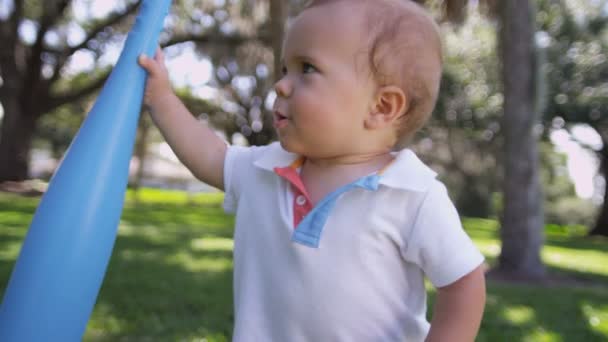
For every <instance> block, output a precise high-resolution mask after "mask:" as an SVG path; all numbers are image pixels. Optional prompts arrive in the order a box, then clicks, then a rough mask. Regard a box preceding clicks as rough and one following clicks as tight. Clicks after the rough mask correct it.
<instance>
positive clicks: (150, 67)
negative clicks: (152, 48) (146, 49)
mask: <svg viewBox="0 0 608 342" xmlns="http://www.w3.org/2000/svg"><path fill="white" fill-rule="evenodd" d="M137 62H138V63H139V65H141V67H142V68H144V69H145V70H146V71H147V72H148V73H149V74H150V76H154V75H157V74H158V72H159V65H158V63H157V62H156V61H155V60H153V59H151V58H150V57H148V56H146V55H145V54H141V55H139V58H138V59H137Z"/></svg>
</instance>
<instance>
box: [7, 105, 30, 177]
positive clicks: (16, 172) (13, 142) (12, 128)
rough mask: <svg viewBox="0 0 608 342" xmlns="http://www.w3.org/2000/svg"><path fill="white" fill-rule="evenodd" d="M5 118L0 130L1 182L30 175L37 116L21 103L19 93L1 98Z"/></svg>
mask: <svg viewBox="0 0 608 342" xmlns="http://www.w3.org/2000/svg"><path fill="white" fill-rule="evenodd" d="M1 101H2V105H3V107H4V118H3V120H2V129H1V131H0V182H3V181H22V180H25V179H27V178H28V176H29V174H28V173H29V162H30V148H31V145H32V138H33V135H34V129H35V128H36V121H37V120H36V119H37V116H36V115H34V114H33V113H29V112H27V111H25V110H24V108H22V106H20V104H19V99H18V96H17V95H14V96H11V95H9V96H6V98H3V99H1Z"/></svg>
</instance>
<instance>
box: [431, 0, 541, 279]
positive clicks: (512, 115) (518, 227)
mask: <svg viewBox="0 0 608 342" xmlns="http://www.w3.org/2000/svg"><path fill="white" fill-rule="evenodd" d="M420 2H425V1H420ZM426 3H427V4H430V5H431V6H435V7H438V6H442V8H443V9H444V11H445V12H444V13H445V14H446V15H445V17H447V18H448V19H451V21H453V22H456V23H459V22H462V21H463V20H464V17H465V15H466V13H467V8H468V5H469V4H468V1H466V0H453V1H449V0H446V1H443V2H440V3H439V4H438V2H437V1H426ZM479 3H480V4H481V5H483V7H481V8H482V9H485V11H486V14H488V15H490V16H495V17H496V18H497V19H498V26H499V30H498V41H499V46H500V52H501V58H500V59H501V62H502V72H501V75H502V82H503V94H504V101H503V104H504V107H503V108H504V114H503V120H502V124H501V130H502V136H503V139H504V140H503V146H504V149H503V151H504V156H503V159H504V179H503V203H504V207H503V214H502V216H501V228H500V235H501V241H502V250H501V254H500V257H499V265H498V267H497V268H496V272H499V273H502V274H509V275H511V276H515V277H521V278H538V277H542V276H543V275H544V272H545V270H544V266H543V264H542V262H541V260H540V248H541V246H542V243H543V228H544V223H543V214H542V195H541V188H540V182H539V175H538V147H537V137H536V135H535V132H534V127H535V125H536V123H537V121H536V120H537V119H536V107H535V106H536V104H537V102H536V97H535V95H536V94H535V91H536V89H537V83H536V82H537V81H538V79H536V78H535V77H534V75H536V71H537V69H536V52H535V49H534V34H535V29H534V18H535V17H534V11H533V8H532V5H531V4H530V2H529V1H528V0H513V1H495V0H493V1H481V2H479Z"/></svg>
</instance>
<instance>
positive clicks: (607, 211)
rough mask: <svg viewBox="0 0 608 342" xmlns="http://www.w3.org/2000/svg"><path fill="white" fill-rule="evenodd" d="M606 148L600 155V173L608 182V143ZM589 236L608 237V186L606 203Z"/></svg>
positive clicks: (605, 195)
mask: <svg viewBox="0 0 608 342" xmlns="http://www.w3.org/2000/svg"><path fill="white" fill-rule="evenodd" d="M603 144H604V146H603V147H602V149H601V151H600V152H599V153H598V156H599V157H600V169H599V171H600V173H601V175H602V177H604V180H605V181H606V182H608V142H607V141H604V142H603ZM589 235H602V236H608V186H605V187H604V203H603V204H602V208H601V210H600V213H599V215H598V217H597V219H596V221H595V226H594V227H593V229H592V230H591V231H590V232H589Z"/></svg>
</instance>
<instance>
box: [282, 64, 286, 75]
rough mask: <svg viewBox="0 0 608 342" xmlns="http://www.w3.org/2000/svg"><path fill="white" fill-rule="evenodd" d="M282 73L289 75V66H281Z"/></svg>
mask: <svg viewBox="0 0 608 342" xmlns="http://www.w3.org/2000/svg"><path fill="white" fill-rule="evenodd" d="M281 74H282V75H283V76H285V75H287V67H286V66H284V65H283V66H282V67H281Z"/></svg>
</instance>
